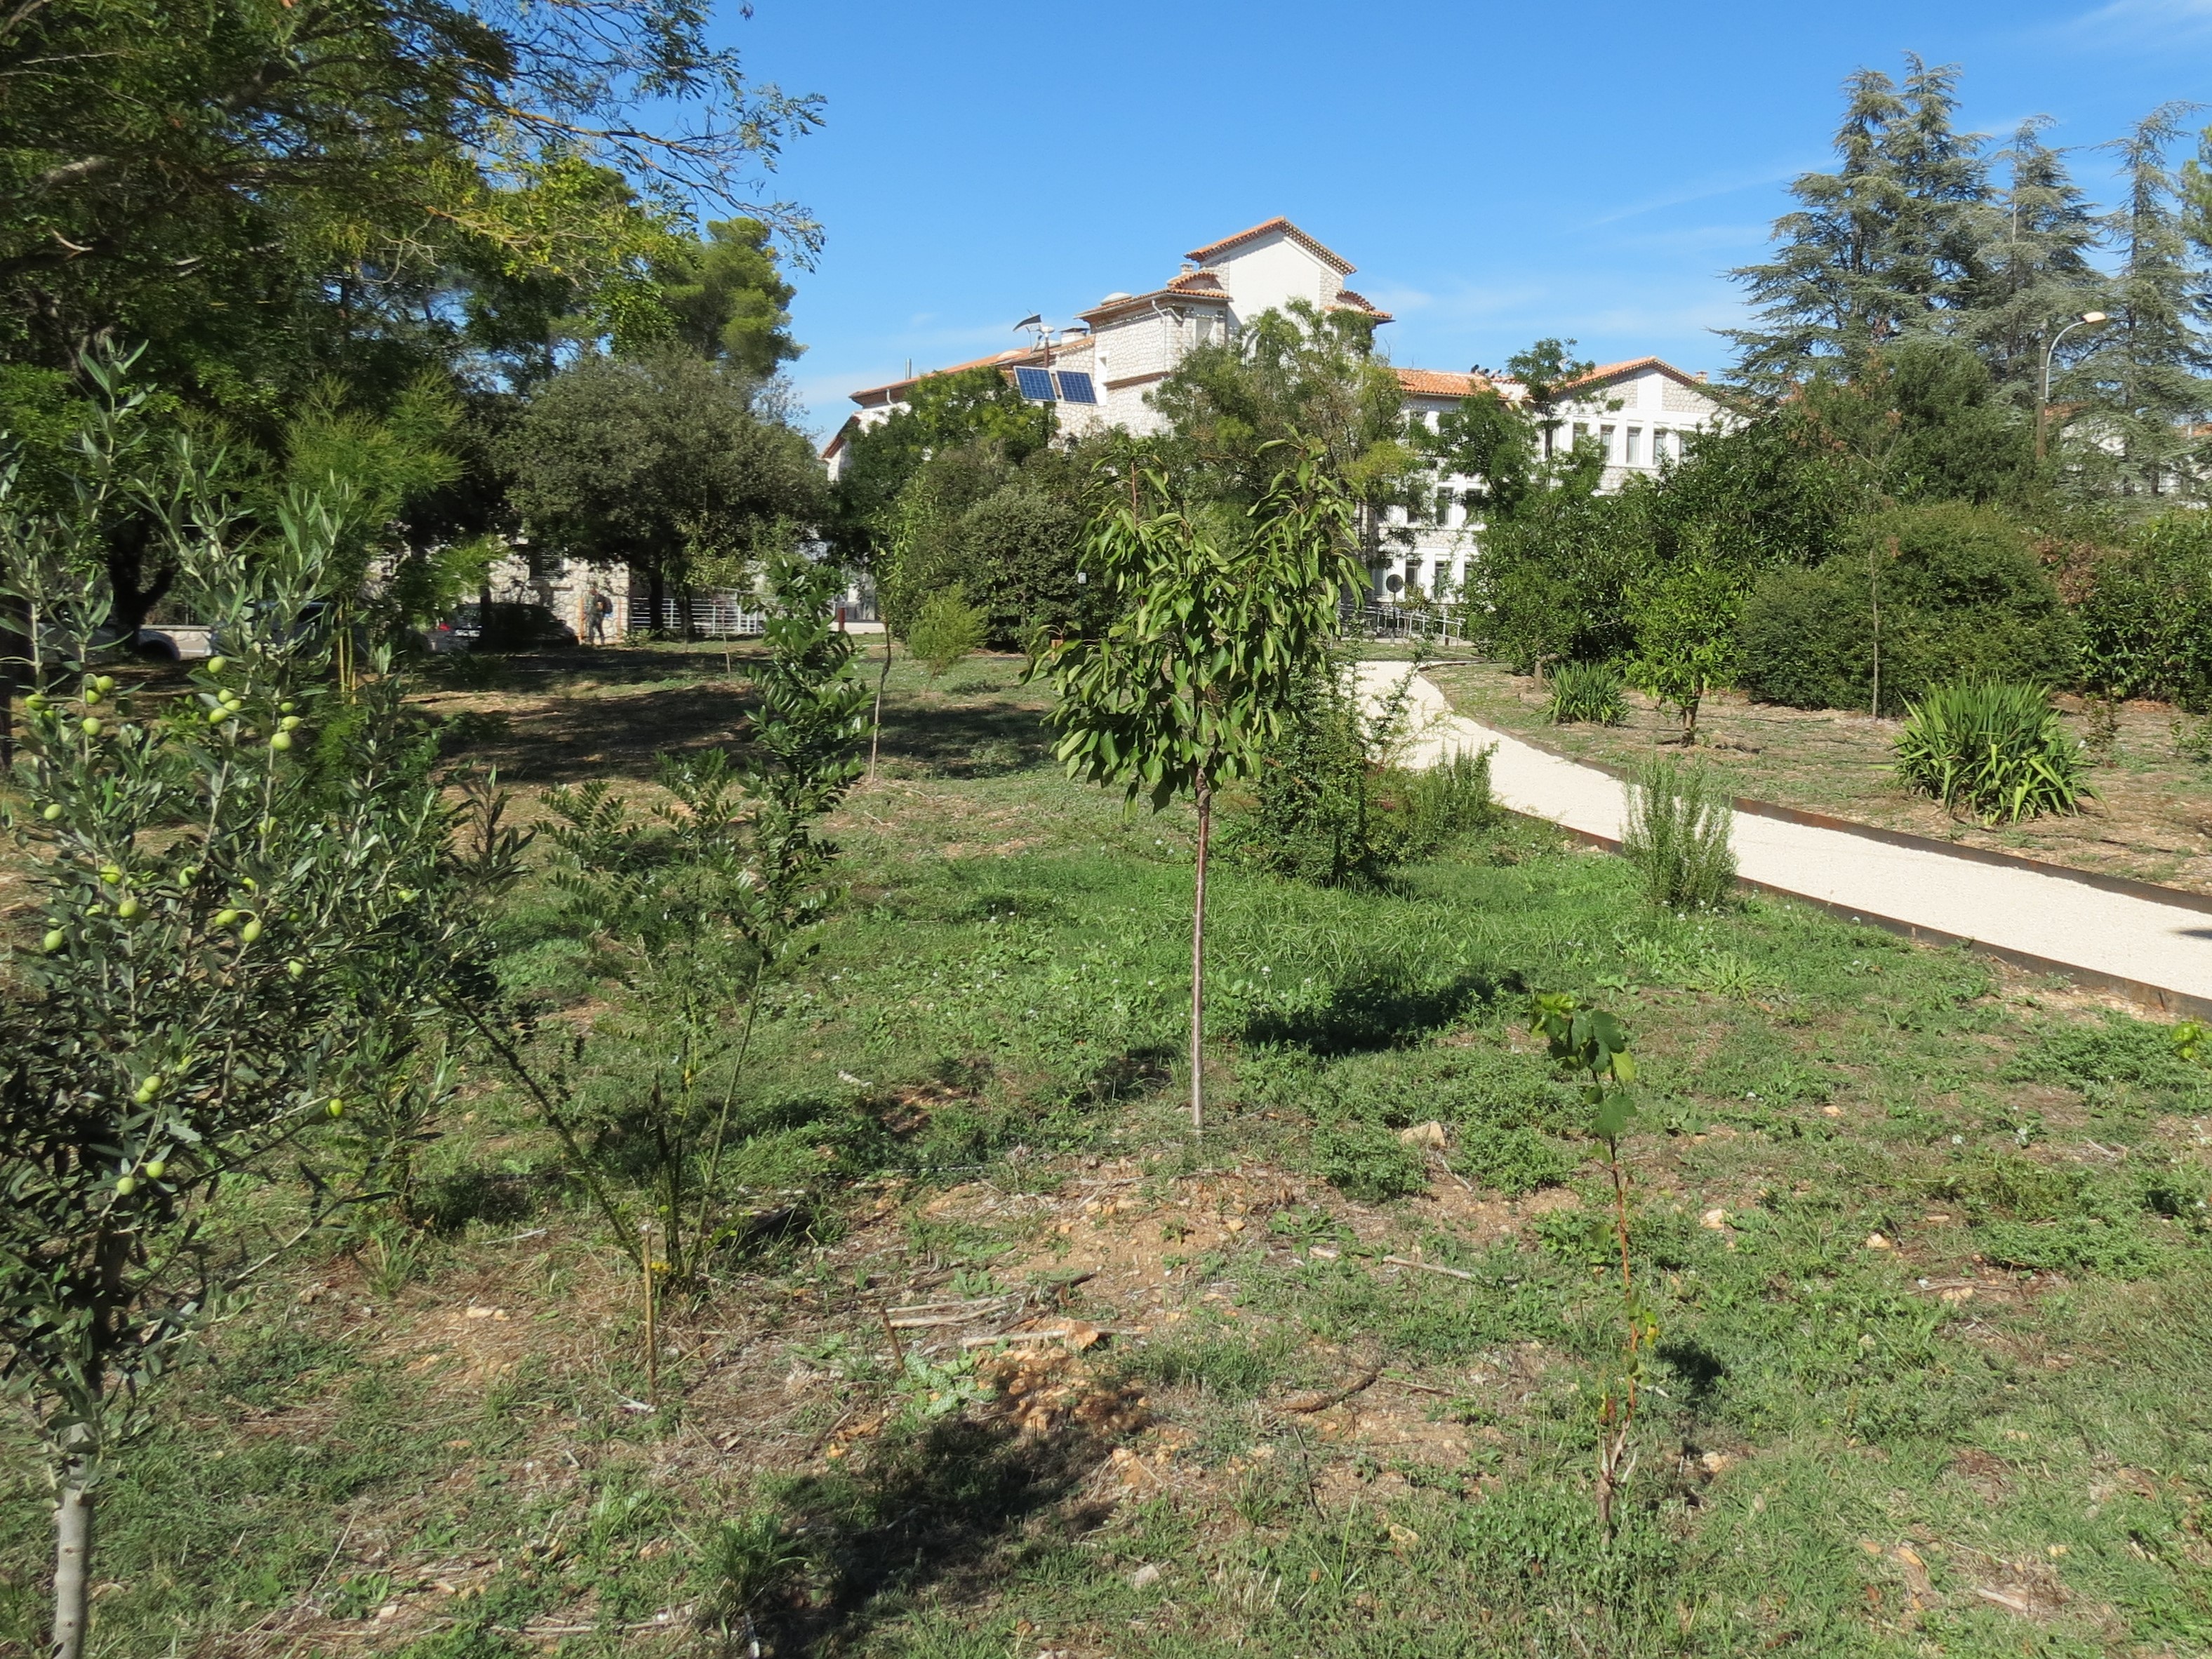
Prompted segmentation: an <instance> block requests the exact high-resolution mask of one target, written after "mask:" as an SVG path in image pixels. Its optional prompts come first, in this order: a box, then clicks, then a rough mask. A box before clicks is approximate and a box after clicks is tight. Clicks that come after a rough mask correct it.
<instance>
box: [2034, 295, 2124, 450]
mask: <svg viewBox="0 0 2212 1659" xmlns="http://www.w3.org/2000/svg"><path fill="white" fill-rule="evenodd" d="M2106 320H2107V319H2106V316H2105V313H2103V312H2101V311H2085V312H2083V313H2081V315H2080V316H2078V317H2076V318H2075V319H2074V320H2073V321H2072V322H2070V323H2069V324H2067V325H2066V326H2065V327H2063V328H2062V329H2060V330H2059V331H2058V332H2057V333H2056V334H2054V335H2052V336H2051V343H2050V344H2049V345H2048V346H2046V347H2045V348H2044V352H2043V394H2042V396H2040V397H2039V398H2037V399H2036V400H2035V459H2037V460H2039V461H2040V460H2041V459H2043V457H2044V452H2045V450H2046V449H2047V448H2048V447H2050V444H2049V439H2048V436H2047V434H2048V432H2049V430H2050V426H2051V359H2052V358H2053V357H2055V356H2057V355H2058V343H2059V342H2060V341H2061V340H2063V339H2064V338H2065V337H2067V336H2068V335H2069V334H2070V333H2072V332H2073V331H2075V329H2077V328H2094V327H2096V326H2097V325H2099V324H2100V323H2102V322H2105V321H2106Z"/></svg>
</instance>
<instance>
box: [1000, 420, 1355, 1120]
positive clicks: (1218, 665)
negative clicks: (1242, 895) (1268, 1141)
mask: <svg viewBox="0 0 2212 1659" xmlns="http://www.w3.org/2000/svg"><path fill="white" fill-rule="evenodd" d="M1272 459H1273V460H1274V462H1275V465H1276V468H1277V470H1276V471H1274V473H1273V477H1272V479H1271V482H1270V483H1269V484H1268V487H1267V490H1266V491H1265V493H1264V494H1262V495H1261V497H1260V498H1259V499H1258V500H1257V501H1255V502H1254V503H1253V504H1252V505H1251V506H1250V507H1245V508H1242V509H1238V508H1234V507H1224V506H1221V505H1219V504H1218V503H1212V504H1209V503H1206V502H1203V501H1200V502H1190V501H1185V500H1183V499H1182V497H1181V496H1180V495H1179V493H1178V491H1177V489H1176V487H1175V485H1174V483H1172V482H1171V481H1170V478H1169V477H1167V476H1166V475H1165V474H1164V473H1162V472H1160V471H1156V470H1149V469H1146V468H1145V467H1142V466H1135V467H1132V468H1131V469H1130V470H1129V471H1128V473H1127V478H1126V480H1124V481H1123V482H1124V483H1126V486H1127V502H1126V504H1122V503H1121V502H1119V501H1117V502H1116V504H1115V505H1114V506H1112V507H1109V508H1107V509H1106V510H1104V511H1103V512H1102V513H1101V514H1100V515H1099V516H1098V517H1097V519H1096V520H1094V521H1093V522H1092V524H1091V530H1090V533H1089V535H1088V538H1086V543H1085V565H1086V568H1087V572H1088V573H1089V574H1094V575H1096V576H1097V578H1098V579H1099V580H1101V582H1102V583H1103V586H1105V587H1106V588H1107V589H1108V590H1109V592H1111V593H1112V594H1113V595H1114V597H1115V599H1116V600H1117V601H1118V602H1119V614H1118V615H1117V616H1116V617H1115V619H1114V620H1113V621H1112V622H1111V623H1108V624H1107V625H1106V626H1105V627H1104V628H1103V629H1100V630H1099V631H1097V632H1096V633H1095V634H1091V635H1085V636H1079V637H1076V638H1072V639H1067V640H1064V641H1060V643H1058V644H1056V645H1054V646H1053V647H1051V648H1050V649H1049V650H1048V651H1047V652H1046V653H1045V654H1044V655H1043V656H1042V658H1041V659H1039V662H1038V668H1039V669H1040V670H1042V671H1044V672H1045V673H1047V674H1048V677H1049V678H1050V681H1051V684H1052V685H1053V687H1054V690H1056V691H1057V692H1058V693H1059V696H1060V701H1059V704H1058V706H1057V707H1056V708H1054V711H1053V719H1054V721H1055V722H1056V723H1057V724H1058V725H1059V726H1060V730H1061V734H1062V735H1061V737H1060V744H1059V746H1058V753H1059V757H1060V760H1061V761H1062V762H1063V763H1065V764H1066V767H1067V769H1068V773H1069V775H1071V776H1081V777H1087V778H1089V779H1091V781H1094V782H1099V783H1121V784H1122V785H1123V786H1124V787H1125V788H1126V789H1127V794H1128V798H1129V799H1131V800H1135V799H1138V798H1139V796H1142V797H1144V798H1146V799H1149V800H1150V801H1151V802H1152V810H1153V811H1159V810H1160V809H1161V808H1162V807H1164V806H1165V805H1167V804H1168V803H1169V802H1170V800H1173V799H1176V798H1177V797H1178V796H1182V795H1186V794H1187V795H1188V796H1189V797H1190V799H1191V802H1192V805H1194V807H1195V808H1196V810H1197V813H1198V848H1197V868H1196V874H1195V878H1194V887H1193V891H1192V896H1191V930H1190V1122H1191V1130H1192V1133H1199V1132H1200V1131H1201V1130H1202V1129H1203V1127H1204V1125H1205V1084H1204V1071H1203V1066H1202V1060H1203V1049H1202V1042H1203V1038H1204V1035H1205V990H1206V854H1207V850H1208V845H1209V842H1211V840H1212V829H1213V799H1214V794H1215V792H1216V791H1217V790H1218V789H1219V787H1221V786H1222V784H1224V783H1225V782H1229V781H1234V780H1237V779H1241V778H1249V777H1250V776H1252V775H1254V774H1255V772H1256V771H1257V770H1258V769H1259V765H1260V762H1261V757H1262V756H1263V755H1264V754H1265V753H1266V752H1267V750H1268V749H1269V748H1270V747H1271V746H1272V745H1273V744H1275V743H1276V742H1277V741H1278V740H1279V738H1281V737H1282V736H1283V734H1284V732H1285V728H1286V727H1287V726H1288V725H1289V724H1290V722H1291V720H1292V718H1293V717H1294V711H1295V709H1296V708H1297V703H1298V699H1299V698H1300V696H1301V695H1302V694H1303V693H1304V690H1306V688H1307V687H1308V686H1310V684H1311V683H1312V682H1313V680H1314V678H1315V677H1316V675H1319V674H1321V673H1323V672H1325V671H1327V666H1328V650H1329V646H1330V643H1331V641H1333V640H1334V637H1335V634H1336V629H1337V618H1338V607H1339V605H1340V601H1341V599H1343V597H1344V595H1345V594H1346V592H1347V591H1349V590H1351V589H1352V588H1354V587H1355V586H1358V584H1360V583H1361V582H1362V581H1363V580H1364V574H1365V573H1364V568H1363V566H1362V565H1361V563H1360V562H1359V559H1358V540H1357V535H1356V522H1355V516H1354V512H1353V504H1352V498H1351V496H1350V495H1349V494H1348V493H1347V491H1346V488H1345V486H1344V485H1343V483H1341V482H1340V479H1339V477H1338V475H1337V473H1336V471H1334V468H1332V467H1331V465H1329V460H1328V453H1327V452H1326V450H1325V448H1324V447H1322V446H1321V445H1319V444H1310V443H1308V442H1306V441H1304V440H1302V439H1297V438H1296V437H1295V436H1294V437H1293V438H1291V439H1288V440H1283V441H1279V442H1278V443H1276V444H1275V445H1274V446H1273V447H1272Z"/></svg>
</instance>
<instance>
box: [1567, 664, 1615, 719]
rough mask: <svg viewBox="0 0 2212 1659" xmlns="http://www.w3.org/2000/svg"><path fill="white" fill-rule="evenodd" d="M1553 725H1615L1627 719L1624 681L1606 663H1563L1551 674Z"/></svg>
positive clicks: (1613, 668)
mask: <svg viewBox="0 0 2212 1659" xmlns="http://www.w3.org/2000/svg"><path fill="white" fill-rule="evenodd" d="M1550 712H1551V718H1552V724H1553V725H1554V726H1571V725H1573V724H1574V723H1575V722H1577V721H1578V720H1587V721H1589V723H1590V724H1592V725H1594V726H1618V725H1620V723H1621V721H1623V720H1626V719H1627V718H1628V700H1627V682H1626V681H1625V680H1623V679H1622V678H1621V677H1620V670H1619V669H1618V668H1616V667H1614V666H1613V665H1612V664H1611V663H1609V662H1563V663H1561V664H1560V665H1559V666H1558V667H1556V668H1554V669H1553V671H1552V706H1551V711H1550Z"/></svg>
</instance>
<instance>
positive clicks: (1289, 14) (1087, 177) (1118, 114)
mask: <svg viewBox="0 0 2212 1659" xmlns="http://www.w3.org/2000/svg"><path fill="white" fill-rule="evenodd" d="M722 3H723V10H722V13H721V15H720V20H719V21H718V23H717V28H718V29H719V30H720V33H722V35H723V36H724V38H726V40H729V41H731V42H732V44H735V45H737V46H738V47H739V48H740V49H741V50H742V52H744V58H745V62H746V66H747V69H748V70H749V72H750V73H751V74H752V75H754V76H758V77H761V78H765V79H771V80H775V81H777V82H781V84H782V85H783V87H784V88H786V90H787V91H793V92H799V91H804V92H817V93H820V94H823V95H824V96H825V97H826V98H827V100H828V110H827V125H825V126H824V127H823V130H822V131H820V132H818V133H816V134H814V135H812V136H811V137H807V138H805V139H804V140H802V141H800V142H799V143H797V144H795V145H793V147H792V148H791V149H790V150H789V151H788V152H787V155H785V157H784V161H783V163H782V167H781V173H780V176H779V177H778V178H777V179H776V180H775V183H774V188H775V191H776V193H778V194H783V195H787V196H789V197H793V198H794V199H797V200H799V201H801V202H803V203H805V204H806V205H807V206H808V207H809V208H811V210H813V211H814V213H815V214H816V216H817V217H818V218H820V219H821V221H822V222H823V225H824V226H825V228H826V229H827V233H828V240H827V242H826V244H825V246H824V247H823V252H822V255H821V258H820V260H819V263H818V264H817V267H816V268H815V269H814V270H811V271H800V272H799V273H797V275H796V281H797V282H798V284H799V298H798V300H797V301H796V302H795V304H794V306H793V314H794V331H795V332H796V334H797V336H798V337H799V339H800V340H802V341H804V342H805V343H806V345H807V347H808V350H807V353H806V355H805V356H804V357H802V358H801V359H800V360H799V362H798V363H797V364H796V365H795V366H794V368H793V378H794V379H795V380H796V381H797V383H798V386H799V391H800V393H801V396H802V398H803V400H804V402H805V404H806V405H807V407H808V409H809V410H811V417H812V420H813V422H814V424H815V425H816V427H817V428H818V429H819V430H820V431H822V432H823V433H827V432H828V431H829V430H832V429H834V428H835V427H836V424H837V422H840V421H842V419H843V417H844V416H845V414H846V413H847V412H848V410H849V409H850V407H851V405H850V404H848V403H847V402H846V401H845V397H846V394H847V393H848V392H851V391H852V390H854V389H855V388H857V387H860V386H870V385H874V384H878V383H879V382H881V381H883V380H890V379H893V378H896V376H897V375H898V374H900V373H901V372H902V370H903V368H904V367H905V365H906V362H907V361H908V359H909V358H911V359H912V360H913V362H914V363H915V367H916V368H930V367H935V366H939V365H942V364H945V363H949V362H958V361H961V360H963V359H965V358H969V357H975V356H983V355H985V354H987V353H989V352H993V351H997V350H1000V349H1003V348H1005V347H1006V346H1008V345H1012V344H1013V343H1016V337H1015V336H1014V335H1013V334H1012V331H1011V328H1012V324H1013V323H1014V322H1015V321H1016V320H1018V319H1020V318H1022V317H1024V316H1026V315H1027V314H1029V313H1030V312H1033V311H1042V312H1043V313H1045V315H1046V316H1047V317H1048V318H1050V319H1053V320H1054V321H1056V322H1065V321H1067V320H1070V319H1072V318H1073V314H1074V313H1076V312H1077V311H1079V310H1080V309H1083V308H1085V307H1088V306H1091V305H1092V304H1095V303H1096V302H1097V300H1098V298H1099V296H1100V295H1103V294H1104V293H1106V292H1108V291H1109V289H1131V290H1140V289H1145V288H1147V287H1152V286H1157V285H1158V284H1159V283H1162V282H1164V281H1165V280H1166V279H1167V278H1168V277H1170V276H1173V275H1174V274H1175V272H1176V268H1177V261H1178V259H1179V258H1180V257H1181V255H1182V252H1183V251H1184V250H1185V249H1187V248H1190V247H1194V246H1199V245H1200V244H1202V243H1205V242H1207V241H1211V240H1215V239H1217V238H1219V237H1222V236H1225V235H1228V234H1231V233H1232V232H1235V231H1237V230H1241V229H1243V228H1244V227H1246V226H1247V225H1249V224H1253V223H1255V222H1258V221H1260V220H1263V219H1267V218H1271V217H1273V216H1275V215H1276V214H1286V215H1288V216H1290V217H1291V219H1293V220H1295V221H1296V222H1297V223H1298V224H1300V225H1301V226H1303V227H1304V228H1305V229H1307V230H1308V231H1309V232H1310V233H1311V234H1314V235H1315V236H1317V237H1318V238H1320V239H1321V240H1322V241H1323V242H1326V243H1327V244H1328V246H1331V247H1333V248H1334V249H1335V250H1336V251H1337V252H1340V254H1342V255H1343V256H1344V257H1345V258H1347V259H1349V260H1351V261H1352V263H1353V264H1356V265H1358V267H1359V270H1358V275H1356V276H1353V277H1352V279H1351V280H1352V286H1354V287H1356V288H1357V289H1359V290H1360V291H1361V292H1362V293H1364V294H1365V295H1368V296H1369V297H1370V299H1372V300H1374V301H1376V302H1377V303H1378V304H1380V305H1381V306H1383V307H1384V308H1385V309H1386V310H1389V311H1391V312H1393V313H1395V314H1396V316H1397V321H1395V323H1393V324H1391V325H1389V326H1388V327H1387V328H1385V329H1384V330H1383V340H1384V342H1385V343H1386V344H1387V347H1388V349H1389V353H1390V355H1391V356H1392V358H1393V359H1394V360H1395V362H1400V363H1402V364H1407V365H1410V366H1414V367H1419V368H1447V369H1464V368H1468V366H1470V365H1471V364H1477V363H1480V364H1485V365H1490V364H1497V363H1501V362H1504V359H1505V358H1506V357H1507V356H1510V354H1511V353H1512V352H1513V351H1514V350H1516V349H1518V348H1519V347H1520V346H1522V345H1523V344H1525V343H1528V341H1529V340H1531V339H1533V338H1535V337H1539V336H1541V335H1546V334H1556V335H1560V336H1571V337H1575V338H1576V339H1577V340H1579V341H1580V343H1581V347H1582V349H1583V353H1584V354H1585V355H1587V356H1591V357H1594V358H1596V359H1598V360H1600V361H1611V360H1613V359H1616V358H1622V357H1631V356H1643V355H1644V354H1646V353H1656V354H1658V355H1660V356H1664V357H1666V358H1668V359H1669V360H1670V361H1672V362H1676V363H1678V364H1680V366H1682V367H1683V368H1690V369H1698V368H1707V369H1712V370H1716V371H1717V370H1719V369H1721V368H1723V367H1724V366H1725V364H1726V361H1727V350H1726V343H1725V342H1723V341H1722V340H1719V339H1717V338H1716V337H1714V335H1713V334H1712V332H1711V331H1712V330H1713V329H1715V328H1717V327H1725V326H1727V325H1729V324H1730V323H1732V322H1734V321H1735V320H1737V319H1738V318H1739V316H1740V314H1741V313H1740V309H1739V306H1738V301H1737V299H1736V295H1735V289H1734V288H1733V286H1732V285H1731V284H1730V283H1729V282H1728V281H1727V280H1726V276H1725V273H1726V271H1727V270H1728V269H1729V267H1730V266H1733V265H1737V264H1743V263H1745V262H1747V260H1749V259H1752V258H1756V257H1757V256H1758V255H1759V251H1760V249H1761V248H1762V246H1764V244H1765V235H1766V230H1767V227H1768V225H1769V224H1770V223H1771V221H1772V219H1773V218H1774V216H1775V215H1776V214H1777V213H1778V212H1780V211H1783V210H1784V209H1785V208H1786V206H1787V201H1786V197H1785V196H1784V188H1785V186H1786V184H1787V182H1788V180H1789V179H1790V178H1791V177H1793V176H1794V175H1795V174H1796V173H1799V172H1802V171H1803V170H1804V169H1806V168H1808V167H1822V166H1825V165H1826V157H1827V145H1828V141H1829V137H1830V136H1831V134H1832V131H1833V128H1834V125H1835V123H1836V118H1837V115H1838V112H1839V110H1840V108H1841V102H1840V94H1839V92H1838V87H1839V84H1840V82H1842V80H1843V78H1844V76H1845V75H1847V74H1848V73H1849V72H1850V70H1852V69H1854V68H1855V67H1857V66H1858V65H1860V64H1870V65H1873V66H1875V67H1878V68H1882V69H1885V70H1890V71H1892V72H1893V73H1894V72H1897V71H1898V70H1899V68H1900V63H1901V60H1900V54H1901V53H1903V52H1908V51H1909V52H1918V53H1920V54H1921V55H1922V56H1923V57H1924V58H1927V59H1929V61H1930V62H1936V63H1945V62H1957V63H1959V64H1962V65H1963V66H1964V68H1965V70H1966V79H1965V83H1964V88H1963V91H1964V95H1965V109H1964V114H1965V118H1966V122H1967V123H1968V124H1969V125H1972V126H1973V127H1974V128H1976V129H1978V130H1983V131H1995V132H2000V133H2002V132H2004V131H2009V129H2010V128H2011V127H2012V126H2013V125H2015V124H2017V123H2018V122H2019V121H2020V120H2021V118H2024V117H2027V116H2029V115H2033V114H2037V113H2047V114H2050V115H2051V116H2053V117H2055V118H2057V126H2056V127H2055V128H2053V129H2052V131H2051V141H2052V142H2054V143H2060V144H2066V145H2075V146H2081V147H2085V148H2086V147H2087V146H2091V145H2094V144H2096V143H2100V142H2101V141H2103V140H2105V139H2107V138H2110V137H2112V136H2114V135H2115V134H2116V133H2118V132H2119V131H2122V130H2123V129H2124V127H2125V126H2126V125H2128V124H2129V123H2130V122H2131V121H2133V120H2135V119H2136V118H2139V117H2140V116H2141V115H2142V114H2143V113H2144V112H2147V111H2148V109H2149V108H2150V107H2151V106H2154V105H2155V104H2157V103H2159V102H2160V101H2162V100H2166V99H2171V98H2185V97H2191V96H2196V95H2203V96H2205V97H2207V98H2208V99H2212V73H2208V71H2212V0H2112V3H2103V0H2075V3H2050V0H2014V3H1984V0H1974V3H1927V0H1923V3H1917V4H1904V3H1893V0H1858V3H1854V4H1849V5H1803V4H1793V3H1789V0H1760V3H1725V4H1699V3H1685V0H1634V3H1617V0H1575V3H1571V4H1561V3H1557V0H1534V3H1531V0H1517V3H1513V4H1510V5H1509V4H1499V3H1494V0H1481V3H1460V4H1449V3H1433V0H1365V3H1362V4H1346V3H1341V0H1339V3H1333V4H1327V5H1323V4H1318V3H1308V0H1272V3H1266V4H1230V5H1223V4H1210V5H1209V4H1206V3H1182V4H1176V3H1163V0H1120V3H1116V4H1113V5H1108V6H1100V5H1089V4H1085V5H1034V4H1029V5H1024V4H1017V3H1012V0H995V3H994V0H926V3H914V0H906V3H890V0H839V3H836V4H823V3H818V0H756V3H755V11H754V15H753V16H752V17H751V18H750V19H749V20H744V19H740V18H739V17H738V13H737V9H736V7H735V5H734V4H733V3H732V0H722ZM2208 114H2212V112H2208ZM2075 167H2076V171H2077V173H2078V174H2079V175H2080V176H2081V178H2082V179H2083V181H2084V182H2085V184H2087V185H2090V187H2091V188H2092V191H2093V194H2094V193H2097V192H2098V191H2100V190H2101V188H2102V186H2103V185H2104V183H2105V180H2106V177H2107V175H2108V171H2109V163H2108V161H2106V158H2104V157H2102V156H2100V155H2094V154H2084V155H2078V156H2077V157H2075Z"/></svg>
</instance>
